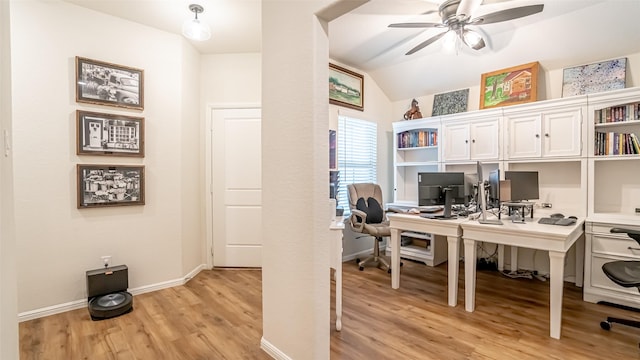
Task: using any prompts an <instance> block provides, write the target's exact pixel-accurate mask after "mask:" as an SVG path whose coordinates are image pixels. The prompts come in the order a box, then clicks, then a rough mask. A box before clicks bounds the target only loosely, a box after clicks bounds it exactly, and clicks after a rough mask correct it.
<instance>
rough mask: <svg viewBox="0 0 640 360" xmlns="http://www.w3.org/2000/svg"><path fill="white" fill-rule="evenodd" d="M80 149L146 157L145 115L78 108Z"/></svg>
mask: <svg viewBox="0 0 640 360" xmlns="http://www.w3.org/2000/svg"><path fill="white" fill-rule="evenodd" d="M76 119H77V121H76V143H77V146H76V153H77V154H78V155H110V156H134V157H144V118H142V117H133V116H125V115H113V114H103V113H96V112H89V111H82V110H76Z"/></svg>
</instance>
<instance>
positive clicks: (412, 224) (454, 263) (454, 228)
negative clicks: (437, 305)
mask: <svg viewBox="0 0 640 360" xmlns="http://www.w3.org/2000/svg"><path fill="white" fill-rule="evenodd" d="M387 217H388V218H389V226H390V227H391V287H392V288H393V289H397V288H399V287H400V233H402V231H405V230H409V231H417V232H424V233H430V234H433V235H434V236H435V235H439V236H446V237H447V243H448V251H447V263H448V264H447V267H448V281H447V287H448V289H449V299H448V302H449V306H456V305H457V302H458V269H459V267H458V266H459V265H458V259H460V246H459V244H460V237H461V235H462V229H461V228H460V224H461V223H463V222H465V221H467V219H466V218H459V219H448V220H438V219H426V218H423V217H420V216H418V215H409V214H398V213H387ZM433 241H438V240H436V239H434V240H433ZM432 246H433V245H432Z"/></svg>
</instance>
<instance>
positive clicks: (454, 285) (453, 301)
mask: <svg viewBox="0 0 640 360" xmlns="http://www.w3.org/2000/svg"><path fill="white" fill-rule="evenodd" d="M447 243H448V244H449V251H448V253H447V254H448V258H447V262H448V265H447V266H448V268H449V269H448V273H449V281H448V285H447V286H448V287H449V306H456V305H458V271H459V269H460V264H459V259H460V246H459V244H460V238H459V237H457V236H447Z"/></svg>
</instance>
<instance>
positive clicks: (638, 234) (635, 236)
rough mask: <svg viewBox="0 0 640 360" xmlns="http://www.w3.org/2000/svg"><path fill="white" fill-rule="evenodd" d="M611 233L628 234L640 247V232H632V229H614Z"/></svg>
mask: <svg viewBox="0 0 640 360" xmlns="http://www.w3.org/2000/svg"><path fill="white" fill-rule="evenodd" d="M610 232H611V233H614V234H615V233H623V234H627V236H629V237H630V238H632V239H633V240H635V241H636V242H637V243H638V245H640V231H638V230H632V229H624V228H612V229H611V230H610Z"/></svg>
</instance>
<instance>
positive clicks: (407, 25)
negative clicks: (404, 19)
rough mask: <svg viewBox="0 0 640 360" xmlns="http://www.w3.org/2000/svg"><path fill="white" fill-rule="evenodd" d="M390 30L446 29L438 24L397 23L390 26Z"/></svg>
mask: <svg viewBox="0 0 640 360" xmlns="http://www.w3.org/2000/svg"><path fill="white" fill-rule="evenodd" d="M389 27H390V28H441V27H445V26H444V25H442V24H438V23H397V24H389Z"/></svg>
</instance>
